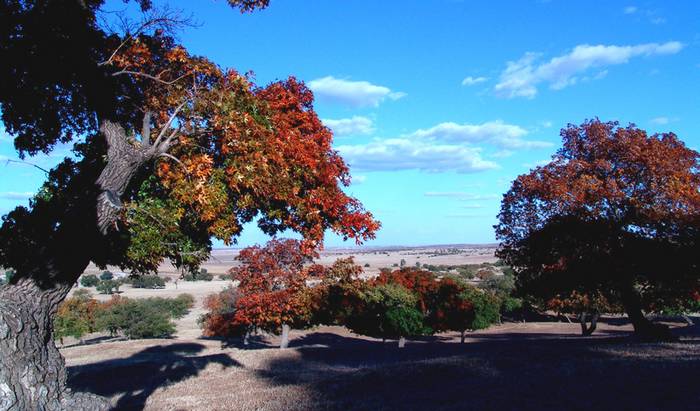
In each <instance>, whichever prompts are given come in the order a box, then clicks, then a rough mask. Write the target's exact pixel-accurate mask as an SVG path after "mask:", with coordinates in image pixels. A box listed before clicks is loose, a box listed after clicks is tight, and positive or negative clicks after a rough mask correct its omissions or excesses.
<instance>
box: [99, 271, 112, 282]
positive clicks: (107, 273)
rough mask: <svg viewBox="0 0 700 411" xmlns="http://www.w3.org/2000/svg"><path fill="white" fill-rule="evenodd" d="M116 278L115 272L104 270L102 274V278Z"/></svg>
mask: <svg viewBox="0 0 700 411" xmlns="http://www.w3.org/2000/svg"><path fill="white" fill-rule="evenodd" d="M112 279H114V274H112V272H111V271H103V272H102V274H100V280H102V281H106V280H112Z"/></svg>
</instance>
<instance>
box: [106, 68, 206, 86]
mask: <svg viewBox="0 0 700 411" xmlns="http://www.w3.org/2000/svg"><path fill="white" fill-rule="evenodd" d="M123 74H129V75H132V76H141V77H146V78H148V79H151V80H153V81H157V82H159V83H162V84H165V85H167V86H172V85H173V84H175V83H177V82H178V81H180V80H182V79H184V78H185V77H187V76H189V75H190V74H192V72H191V71H190V72H188V73H185V74H183V75H181V76H180V77H178V78H176V79H175V80H171V81H166V80H163V79H161V78H158V77H157V76H153V75H151V74H148V73H142V72H140V71H133V70H119V71H115V72H114V73H112V75H113V76H121V75H123Z"/></svg>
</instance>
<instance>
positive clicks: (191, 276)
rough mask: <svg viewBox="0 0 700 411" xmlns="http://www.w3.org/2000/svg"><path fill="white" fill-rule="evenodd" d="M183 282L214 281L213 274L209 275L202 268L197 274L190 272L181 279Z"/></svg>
mask: <svg viewBox="0 0 700 411" xmlns="http://www.w3.org/2000/svg"><path fill="white" fill-rule="evenodd" d="M182 279H183V280H185V281H211V280H213V279H214V275H213V274H209V272H208V271H207V270H206V268H202V269H201V270H199V272H190V273H187V274H185V275H184V276H183V277H182Z"/></svg>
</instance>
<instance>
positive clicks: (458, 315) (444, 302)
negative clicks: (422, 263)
mask: <svg viewBox="0 0 700 411" xmlns="http://www.w3.org/2000/svg"><path fill="white" fill-rule="evenodd" d="M466 288H467V285H466V284H464V283H463V282H461V281H458V280H455V279H452V278H449V277H446V278H443V279H442V280H440V284H439V285H438V287H437V289H436V290H435V298H434V302H433V304H434V305H433V307H432V311H431V313H430V317H429V323H430V325H431V327H432V328H433V329H434V330H435V331H436V332H441V331H458V332H459V334H460V342H461V343H464V340H465V333H466V331H467V330H470V329H472V327H473V324H474V319H475V313H474V305H473V304H472V302H471V301H470V300H468V299H467V298H466V295H465V294H464V292H465V290H466Z"/></svg>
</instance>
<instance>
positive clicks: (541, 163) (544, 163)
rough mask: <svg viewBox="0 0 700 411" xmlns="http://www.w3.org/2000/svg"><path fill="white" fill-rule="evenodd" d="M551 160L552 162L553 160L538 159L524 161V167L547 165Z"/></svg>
mask: <svg viewBox="0 0 700 411" xmlns="http://www.w3.org/2000/svg"><path fill="white" fill-rule="evenodd" d="M551 162H552V160H538V161H535V162H534V163H523V167H525V168H536V167H542V166H546V165H547V164H549V163H551Z"/></svg>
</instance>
